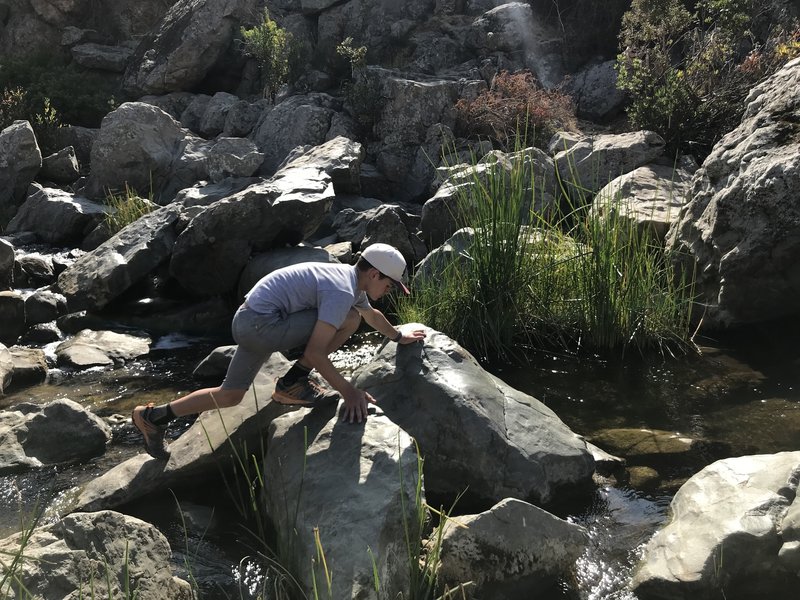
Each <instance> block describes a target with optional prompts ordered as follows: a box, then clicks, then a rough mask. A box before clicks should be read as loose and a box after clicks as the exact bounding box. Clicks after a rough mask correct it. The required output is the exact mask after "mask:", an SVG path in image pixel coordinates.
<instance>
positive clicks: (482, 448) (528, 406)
mask: <svg viewBox="0 0 800 600" xmlns="http://www.w3.org/2000/svg"><path fill="white" fill-rule="evenodd" d="M427 334H428V337H427V338H426V339H425V341H424V343H417V344H410V345H406V346H398V345H397V344H394V343H392V342H389V343H387V344H386V345H385V346H384V347H383V348H382V349H381V350H379V352H378V353H377V355H376V357H375V359H374V360H373V361H372V362H371V363H369V364H368V365H365V366H364V367H362V368H360V369H359V370H358V371H357V372H356V373H355V374H354V377H353V381H354V384H355V385H356V386H357V387H359V388H361V389H364V390H366V391H368V392H369V393H370V394H372V396H373V397H374V398H376V399H377V400H378V401H379V402H380V406H381V409H382V410H383V411H384V412H385V413H386V415H387V416H388V417H389V418H390V419H391V420H392V421H393V422H395V423H397V424H398V425H399V426H400V427H402V428H403V429H404V430H405V431H407V432H409V433H410V434H411V435H412V436H414V438H415V439H416V440H417V442H418V443H419V447H420V451H421V452H422V455H423V456H424V458H425V482H426V488H427V490H428V491H429V492H437V493H459V492H462V491H464V489H466V488H468V490H469V493H470V494H472V495H474V496H476V497H478V498H482V499H484V500H486V499H488V500H492V501H494V502H497V501H499V500H501V499H503V498H506V497H509V496H511V497H516V498H522V499H530V501H532V502H534V503H537V504H542V503H549V502H553V501H554V500H555V499H556V498H558V497H559V495H560V494H563V493H564V492H567V491H569V488H574V487H577V486H581V485H588V484H589V483H590V481H591V477H592V473H593V471H594V460H593V459H592V456H591V454H590V452H589V451H588V450H587V448H586V444H585V443H584V442H583V440H581V439H580V438H579V437H578V436H577V435H576V434H575V433H573V432H572V431H570V429H569V428H568V427H567V426H566V425H565V424H564V423H563V422H562V421H561V420H560V419H559V418H558V416H557V415H556V414H555V413H554V412H553V411H551V410H550V409H549V408H547V407H546V406H545V405H544V404H542V403H541V402H539V401H538V400H536V399H535V398H532V397H531V396H528V395H527V394H523V393H522V392H519V391H517V390H514V389H513V388H510V387H508V386H507V385H505V384H504V383H503V382H502V381H501V380H500V379H498V378H496V377H493V376H491V375H490V374H488V373H486V372H485V371H484V370H483V369H482V368H481V367H480V366H479V365H478V362H477V361H476V360H475V359H474V358H473V357H472V356H471V355H470V354H469V353H468V352H467V351H466V350H464V349H463V348H461V347H460V346H459V345H458V344H456V343H455V342H454V341H453V340H451V339H450V338H448V337H447V336H445V335H444V334H441V333H439V332H436V331H433V330H431V329H427Z"/></svg>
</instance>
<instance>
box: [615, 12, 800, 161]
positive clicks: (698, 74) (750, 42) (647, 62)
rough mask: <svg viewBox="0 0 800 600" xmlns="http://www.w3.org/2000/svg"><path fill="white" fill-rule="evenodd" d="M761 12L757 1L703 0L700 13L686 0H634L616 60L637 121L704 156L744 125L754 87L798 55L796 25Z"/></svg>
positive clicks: (669, 142)
mask: <svg viewBox="0 0 800 600" xmlns="http://www.w3.org/2000/svg"><path fill="white" fill-rule="evenodd" d="M761 9H762V7H761V6H760V5H759V4H758V3H756V2H755V1H754V0H701V1H700V2H698V3H697V5H696V10H695V12H689V10H687V9H686V8H685V7H684V5H683V3H682V2H681V1H680V0H633V2H632V4H631V8H630V10H629V11H628V12H627V13H625V15H624V17H623V20H622V30H621V33H620V47H621V48H622V49H623V51H622V52H621V53H620V54H619V56H618V57H617V70H618V73H619V78H618V86H619V88H620V89H622V90H624V91H626V92H627V93H628V95H629V98H630V104H629V108H628V117H629V119H630V122H631V124H632V125H633V126H634V127H637V128H642V129H651V130H653V131H656V132H657V133H659V134H660V135H661V136H662V137H663V138H664V139H665V141H666V142H667V146H668V148H669V149H670V150H671V151H676V150H680V151H684V152H691V153H694V154H696V155H697V156H698V157H699V158H701V159H702V158H704V157H705V155H707V154H708V152H709V151H710V149H711V147H712V146H713V144H714V143H715V142H716V141H717V140H718V139H719V138H720V137H721V136H722V135H724V134H725V133H727V132H728V131H730V130H732V129H733V128H734V127H735V126H736V125H737V124H738V123H739V121H740V119H741V116H742V113H743V111H744V99H745V97H746V96H747V93H748V92H749V90H750V89H751V88H752V87H753V86H754V85H755V84H756V83H757V82H758V81H759V80H761V79H762V78H764V77H765V76H768V75H770V74H772V73H774V72H775V71H776V70H777V69H778V68H780V66H781V65H782V64H784V63H785V62H786V61H787V60H788V59H790V58H793V57H794V56H797V55H800V46H799V45H798V44H796V41H797V24H796V23H795V24H794V25H791V24H785V23H783V24H782V23H781V22H780V21H778V20H776V21H772V20H771V19H770V17H769V15H768V14H767V15H765V14H764V13H762V12H759V11H761ZM765 12H766V11H765ZM756 32H758V33H756ZM758 36H761V38H759V37H758Z"/></svg>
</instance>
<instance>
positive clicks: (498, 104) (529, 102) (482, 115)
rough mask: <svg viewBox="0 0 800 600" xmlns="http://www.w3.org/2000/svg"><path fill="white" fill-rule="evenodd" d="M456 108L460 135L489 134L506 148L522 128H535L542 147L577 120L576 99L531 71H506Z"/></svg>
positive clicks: (535, 138) (534, 134) (535, 142)
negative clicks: (545, 84)
mask: <svg viewBox="0 0 800 600" xmlns="http://www.w3.org/2000/svg"><path fill="white" fill-rule="evenodd" d="M455 108H456V119H457V120H456V130H457V132H458V133H459V134H460V135H463V136H464V137H484V138H488V139H489V140H491V141H492V142H493V143H494V144H496V145H497V146H499V147H500V148H503V149H510V148H513V147H514V145H515V144H516V142H517V133H518V132H519V131H522V130H526V131H530V132H532V140H531V141H532V142H533V145H534V146H539V147H541V146H543V145H545V144H547V142H548V141H549V140H550V138H551V137H552V135H553V134H554V133H555V132H556V131H560V130H573V129H575V124H576V121H575V106H574V104H573V102H572V99H571V98H570V97H569V96H568V95H566V94H565V93H563V92H561V91H560V90H557V89H552V90H545V89H542V88H541V87H540V86H539V85H538V84H537V82H536V78H535V77H534V76H533V75H532V74H531V73H530V72H529V71H518V72H516V73H509V72H508V71H502V72H500V73H498V74H497V75H496V76H495V78H494V80H493V81H492V85H491V87H490V88H489V89H488V90H487V91H485V92H483V93H482V94H479V95H478V96H477V97H476V98H475V99H473V100H465V99H461V100H459V101H458V102H457V103H456V107H455Z"/></svg>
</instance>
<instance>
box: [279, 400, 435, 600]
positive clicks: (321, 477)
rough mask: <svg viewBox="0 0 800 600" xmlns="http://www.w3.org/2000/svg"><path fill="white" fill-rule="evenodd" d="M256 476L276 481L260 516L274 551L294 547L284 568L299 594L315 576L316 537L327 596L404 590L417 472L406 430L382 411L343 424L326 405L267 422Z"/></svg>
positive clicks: (319, 578) (387, 594) (317, 568)
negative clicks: (270, 526)
mask: <svg viewBox="0 0 800 600" xmlns="http://www.w3.org/2000/svg"><path fill="white" fill-rule="evenodd" d="M264 477H265V479H266V480H267V481H273V482H280V485H267V486H265V497H264V501H265V504H266V507H267V513H268V514H269V515H270V517H271V519H272V521H273V523H274V524H275V527H276V530H277V536H278V539H279V540H280V543H281V546H282V547H285V548H291V549H293V550H294V552H293V555H292V556H291V557H290V562H291V564H295V565H297V566H298V567H299V568H298V573H299V579H300V581H301V583H302V585H303V587H304V588H305V589H306V590H307V591H308V592H310V591H311V590H312V588H313V583H312V576H315V577H316V580H317V582H320V581H323V580H324V579H323V578H324V575H323V571H322V568H321V566H320V565H319V563H318V561H314V559H315V557H316V556H317V549H316V546H315V537H316V536H318V539H319V541H320V543H321V546H322V549H323V551H324V556H325V563H326V565H327V569H328V570H329V571H330V572H331V573H332V575H333V577H332V579H333V581H332V587H331V592H330V597H331V598H363V599H365V600H366V599H375V600H377V599H378V598H395V597H399V596H402V597H406V596H407V595H408V594H409V579H408V570H409V565H408V550H407V548H406V536H405V532H406V531H408V532H409V535H410V536H411V540H410V543H418V539H419V538H418V535H419V534H418V533H417V532H416V531H415V527H416V525H415V523H416V519H417V514H416V511H417V509H418V507H417V506H416V504H415V493H416V487H417V482H418V478H419V477H421V473H418V461H417V454H416V450H415V446H414V441H413V440H412V439H411V437H410V436H409V435H408V434H407V433H405V432H404V431H403V430H402V429H400V428H399V427H398V426H397V425H395V424H394V423H392V422H391V421H390V420H389V419H387V418H386V417H385V416H384V415H374V414H373V415H372V416H370V417H369V418H368V419H367V420H366V421H365V422H364V423H361V424H350V423H343V422H342V418H341V414H339V411H337V410H336V404H335V403H333V404H332V405H330V406H328V407H319V408H317V409H315V410H313V411H309V410H308V409H302V410H300V411H297V412H294V413H291V414H287V415H284V416H281V417H279V418H277V419H275V420H274V421H272V424H271V425H270V428H269V437H268V439H267V453H266V457H265V460H264ZM419 501H420V502H423V501H424V500H423V498H422V497H420V499H419ZM322 506H324V507H325V509H324V510H320V507H322ZM419 510H423V509H422V508H421V507H420V508H419ZM373 561H374V563H373ZM315 562H316V564H315ZM373 568H374V569H375V570H376V571H377V576H378V579H379V580H380V582H381V593H380V595H379V594H378V593H377V592H376V590H375V586H374V577H373ZM412 568H413V567H412ZM318 585H319V584H318Z"/></svg>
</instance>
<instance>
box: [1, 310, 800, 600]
mask: <svg viewBox="0 0 800 600" xmlns="http://www.w3.org/2000/svg"><path fill="white" fill-rule="evenodd" d="M798 333H800V325H798V324H795V323H782V324H777V325H773V326H770V327H764V328H759V329H754V330H753V331H750V332H748V333H747V334H739V335H737V336H735V337H733V336H729V337H726V338H720V339H715V340H711V339H704V340H698V342H699V343H701V344H702V347H703V353H702V354H701V355H692V356H686V357H682V358H679V359H669V360H664V361H662V360H660V359H659V360H650V361H644V360H627V361H625V362H620V363H611V362H607V361H606V362H604V361H599V360H584V361H575V360H574V359H566V358H560V357H554V356H542V357H539V358H538V359H537V360H536V361H534V362H533V363H532V364H530V365H527V366H525V367H514V368H510V367H507V366H490V367H489V369H490V370H491V371H492V372H494V373H495V374H496V375H497V376H499V377H500V378H501V379H503V380H505V381H506V382H507V383H509V384H510V385H512V386H513V387H515V388H517V389H520V390H522V391H524V392H526V393H528V394H531V395H532V396H535V397H537V398H538V399H540V400H542V401H543V402H545V403H546V404H547V405H548V406H550V407H551V408H552V409H553V410H555V412H556V413H557V414H558V415H559V416H560V417H561V418H562V419H563V420H564V421H565V422H566V423H567V425H568V426H569V427H570V428H572V429H573V431H575V432H577V433H579V434H581V435H584V436H586V437H587V438H588V439H592V438H593V437H595V436H597V435H598V434H599V433H600V432H602V431H604V430H608V429H618V428H649V429H658V430H665V431H669V432H678V433H681V434H683V435H686V436H690V437H693V438H700V439H703V440H708V441H709V442H711V445H710V446H709V447H710V448H713V450H711V451H709V452H708V453H706V454H702V453H701V454H700V455H699V456H694V457H693V458H692V460H691V461H689V462H688V463H687V462H681V463H680V464H669V463H668V462H667V463H664V462H663V461H662V462H659V463H658V464H654V465H648V464H645V463H643V464H642V466H643V467H649V470H647V473H648V477H646V478H645V479H641V478H640V479H635V478H633V477H632V478H631V480H630V482H629V481H627V480H626V479H625V478H624V477H617V478H616V479H608V480H602V481H600V482H599V485H598V488H597V490H596V492H595V494H594V497H593V498H592V499H591V500H590V501H589V502H588V503H584V504H583V505H581V506H578V507H564V508H563V510H561V512H560V513H559V514H560V516H563V517H566V518H569V519H570V520H572V521H574V522H577V523H580V524H582V525H584V526H585V527H587V528H588V530H589V532H590V540H591V543H590V545H589V547H588V549H587V551H586V552H585V553H584V555H583V556H582V557H581V559H580V560H579V563H578V569H577V573H576V578H575V580H574V581H569V582H564V583H563V584H562V588H563V589H562V590H561V591H554V592H553V600H556V599H561V598H568V599H575V598H579V599H582V600H584V599H587V600H599V599H615V600H633V599H634V598H635V596H634V595H633V594H631V593H630V592H629V591H628V590H627V589H626V587H627V582H628V580H629V577H630V572H631V568H632V565H634V564H635V561H636V559H637V557H638V555H639V552H640V551H641V547H642V544H643V543H644V542H646V541H647V539H648V538H649V537H650V536H651V535H652V534H653V532H654V531H655V530H656V529H657V528H658V526H659V525H660V524H661V523H663V522H664V520H665V519H666V518H667V515H668V508H669V502H670V500H671V497H672V495H673V494H674V492H675V490H676V489H677V488H678V487H679V486H680V484H681V483H682V482H683V481H685V479H686V478H687V477H689V476H691V474H692V473H694V472H696V471H697V470H698V469H700V468H702V466H704V464H708V463H709V462H711V461H713V460H715V459H716V458H721V457H724V456H736V455H742V454H752V453H772V452H778V451H782V450H797V449H800V379H799V378H798V375H797V374H798V373H800V347H799V346H798V345H797V342H796V340H797V339H798ZM373 342H374V338H369V337H367V338H366V341H365V342H364V343H363V345H362V346H359V347H356V348H351V349H350V351H349V353H343V354H341V355H340V356H339V357H338V361H339V363H340V364H342V365H344V366H345V367H347V363H350V365H351V366H352V365H354V364H357V363H358V362H360V361H363V360H365V357H366V356H368V354H369V351H370V350H369V349H370V344H371V343H373ZM224 343H229V342H228V341H227V340H219V339H216V340H215V339H198V338H182V337H179V336H166V337H163V338H160V339H158V340H156V341H155V343H154V346H153V350H152V352H151V353H150V354H149V355H148V356H147V357H146V358H145V359H142V360H137V361H134V362H132V363H130V364H128V365H127V366H125V367H124V368H120V369H115V370H101V369H99V370H93V371H88V372H83V373H76V374H71V373H65V372H61V371H58V370H55V371H53V372H52V373H51V375H50V378H49V381H48V382H47V383H46V384H42V385H39V386H35V387H32V388H26V389H24V390H20V391H17V392H13V393H11V394H10V395H8V396H6V397H4V398H0V409H2V408H6V407H9V406H12V405H14V404H16V403H18V402H22V401H25V402H37V403H44V402H48V401H50V400H53V399H56V398H69V399H71V400H74V401H76V402H79V403H81V404H83V405H85V406H88V407H91V408H92V409H93V410H95V411H96V412H97V413H98V414H100V415H101V416H104V417H108V418H109V419H110V421H111V422H113V423H116V425H114V440H113V443H112V444H111V446H110V447H109V448H108V451H107V452H106V453H105V454H104V455H103V456H101V457H99V458H97V459H94V460H92V461H89V462H87V463H84V464H81V465H77V466H71V467H51V468H47V469H43V470H40V471H32V472H28V473H24V474H20V475H11V476H5V477H0V536H5V535H8V534H10V533H13V532H16V531H18V530H19V529H20V519H21V518H22V517H24V516H25V515H29V514H31V513H33V512H34V511H35V509H36V507H37V506H43V505H57V504H58V501H59V498H60V496H61V495H62V494H63V493H64V492H65V491H66V490H68V489H70V488H71V487H73V486H75V485H79V484H81V483H82V482H84V481H87V480H89V479H91V478H93V477H96V476H97V475H99V474H100V473H103V472H104V471H106V470H107V469H109V468H110V467H112V466H114V465H115V464H118V463H119V462H121V461H123V460H125V459H126V458H128V457H130V456H132V455H134V454H136V453H138V452H139V451H140V438H139V437H138V435H135V434H134V432H133V429H132V427H131V425H130V421H129V419H127V418H126V415H128V414H129V412H130V409H131V408H132V407H133V406H134V405H136V404H140V403H143V402H150V401H152V402H155V403H160V402H164V401H168V400H170V399H173V398H175V397H177V396H178V395H180V394H181V393H184V392H187V391H189V390H191V389H193V388H194V387H197V382H196V381H194V380H193V379H192V376H191V372H192V369H193V367H194V365H195V364H196V363H197V362H198V361H199V360H200V359H201V358H203V357H204V356H205V355H206V354H207V353H208V352H209V351H210V350H211V349H212V348H213V347H215V346H217V345H220V344H224ZM189 424H190V423H189V422H188V421H180V422H176V423H175V424H174V425H173V426H172V427H171V428H170V436H172V437H175V436H177V435H179V434H180V433H181V431H183V430H184V429H185V428H186V427H188V426H189ZM631 482H633V483H631ZM179 493H180V497H179V498H178V499H176V498H175V497H173V496H171V495H164V496H163V497H160V498H153V497H148V498H147V500H146V501H140V502H137V503H134V504H133V505H129V506H128V507H126V508H125V512H128V513H129V514H133V515H135V516H139V517H141V518H144V519H146V520H148V521H150V522H153V523H154V524H156V525H157V526H158V527H159V528H160V529H161V530H162V531H163V532H164V533H165V534H166V535H167V537H168V538H169V540H170V543H171V545H172V548H173V552H174V558H175V569H176V572H177V574H178V575H180V576H183V577H189V576H191V577H192V578H193V579H194V580H195V581H196V582H197V584H198V586H199V588H200V590H201V596H200V597H201V598H202V599H204V600H217V599H221V598H227V597H236V598H240V597H241V598H261V596H258V595H256V594H257V592H256V590H257V589H259V588H260V587H261V586H262V585H263V584H264V571H263V565H262V564H261V563H260V562H259V561H258V560H255V559H253V558H252V557H253V556H254V555H255V549H254V548H253V546H252V544H251V543H250V540H248V535H247V534H246V533H244V529H241V530H240V529H238V528H236V527H231V525H230V524H231V522H235V521H237V517H238V515H237V513H236V511H235V510H234V507H233V506H232V502H231V497H230V495H229V494H228V493H227V492H226V491H225V489H224V486H222V485H220V483H219V482H218V481H203V482H198V485H197V486H196V487H195V488H194V489H186V490H181V491H180V492H179ZM178 505H180V510H179V509H178ZM557 512H558V511H557ZM54 518H55V517H54V516H53V515H52V512H46V513H45V515H44V517H43V519H44V520H45V521H47V520H48V519H54ZM187 564H189V565H191V574H189V573H188V572H187V569H186V565H187Z"/></svg>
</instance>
